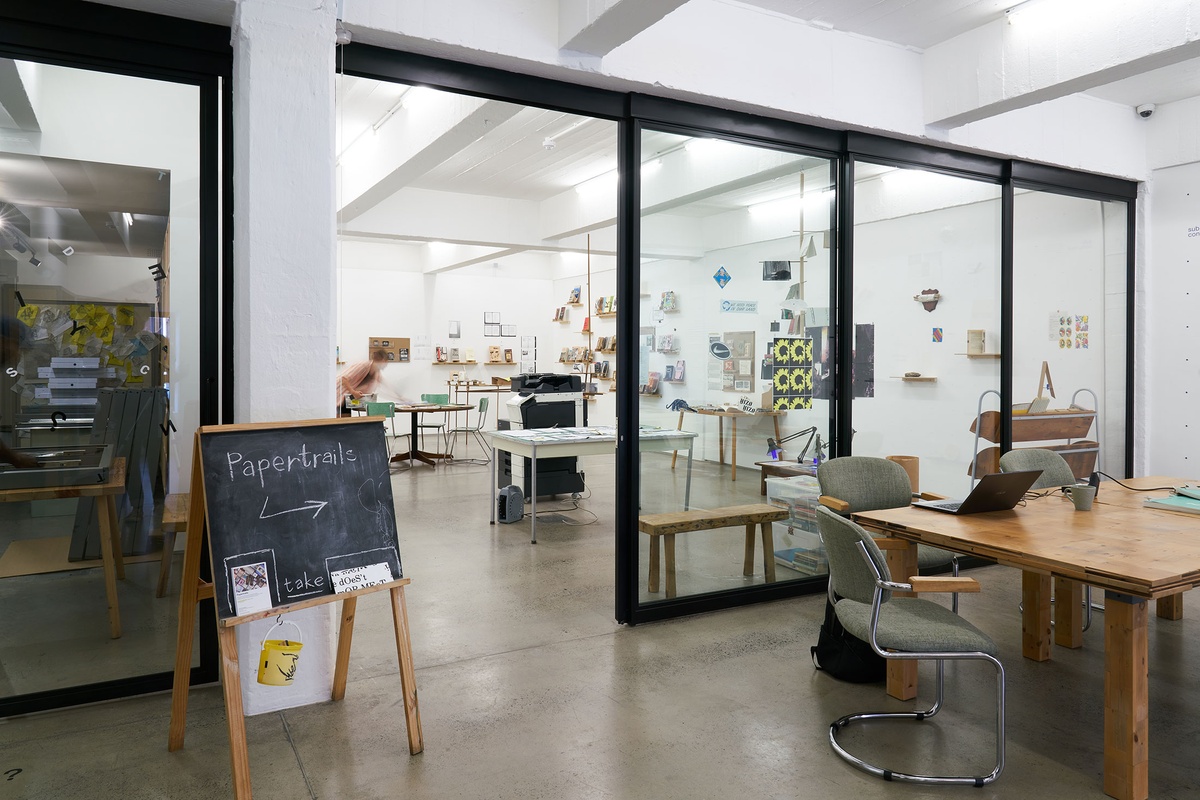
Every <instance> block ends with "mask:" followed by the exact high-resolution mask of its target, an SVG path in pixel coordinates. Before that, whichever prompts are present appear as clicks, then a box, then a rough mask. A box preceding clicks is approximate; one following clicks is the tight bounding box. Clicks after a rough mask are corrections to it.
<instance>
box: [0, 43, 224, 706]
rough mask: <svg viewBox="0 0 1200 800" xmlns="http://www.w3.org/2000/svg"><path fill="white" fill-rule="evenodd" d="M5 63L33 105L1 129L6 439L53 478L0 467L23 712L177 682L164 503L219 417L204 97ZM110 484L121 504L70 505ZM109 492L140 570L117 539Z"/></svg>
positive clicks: (3, 692) (14, 697) (7, 662)
mask: <svg viewBox="0 0 1200 800" xmlns="http://www.w3.org/2000/svg"><path fill="white" fill-rule="evenodd" d="M0 67H3V69H4V71H5V74H7V75H8V76H9V77H10V78H11V79H12V83H10V84H9V86H8V93H7V94H6V96H5V97H6V99H7V100H10V101H11V100H12V98H14V97H16V96H20V97H24V98H27V99H28V100H29V103H28V105H27V106H25V107H24V109H23V111H24V113H22V114H18V115H16V117H10V122H9V123H8V125H6V126H5V127H7V128H9V129H10V130H9V133H10V134H12V135H9V136H5V137H0V184H2V185H3V187H4V194H3V198H2V199H3V203H0V314H2V315H3V316H4V318H5V325H4V331H3V335H4V337H5V341H4V364H3V370H2V373H0V441H3V442H4V443H5V444H6V445H7V446H8V447H9V448H13V449H14V450H15V452H16V453H18V454H19V455H18V456H17V457H15V458H11V460H13V461H15V462H18V463H23V464H25V465H27V464H28V463H32V462H35V461H36V462H38V463H39V464H40V467H41V468H40V469H36V468H32V469H14V468H13V467H12V466H11V465H9V464H6V463H4V461H5V460H9V459H0V500H2V501H3V502H0V606H3V608H4V609H5V613H4V614H3V615H2V616H0V642H3V644H2V645H0V709H3V710H5V711H11V712H12V713H19V712H20V711H23V710H31V709H38V708H45V707H50V706H54V705H61V704H63V703H64V702H67V701H66V700H64V698H68V697H76V698H84V697H90V699H101V698H102V697H104V696H113V695H112V694H108V695H105V694H104V691H107V690H104V691H101V690H96V691H97V692H98V693H97V694H92V695H87V694H86V692H87V691H91V690H90V689H88V688H87V687H90V686H93V685H97V684H105V685H108V686H115V685H116V684H117V683H119V682H122V681H124V682H127V683H128V682H137V681H141V682H142V683H148V681H149V679H150V678H151V677H153V678H154V680H156V681H158V684H157V685H156V686H155V688H160V689H161V688H165V687H166V686H167V685H169V673H170V672H171V670H172V667H173V664H174V650H175V647H174V645H175V631H176V623H177V619H178V610H179V609H178V600H177V597H178V595H177V592H178V586H179V561H178V558H177V557H176V556H175V553H174V549H173V547H172V542H173V540H174V537H173V535H170V534H167V535H164V528H163V525H162V519H163V509H164V502H165V498H166V497H167V496H168V495H171V494H173V493H174V494H179V493H186V492H187V491H188V479H189V475H190V468H191V445H192V437H191V432H192V431H193V430H195V428H196V427H197V426H198V425H199V424H200V423H201V422H202V419H201V416H202V415H201V398H202V386H203V384H204V378H203V375H202V372H203V366H202V358H201V350H202V342H201V336H200V330H201V319H200V316H201V299H200V293H201V292H200V287H201V283H202V280H201V277H202V272H203V269H202V261H203V259H202V256H201V249H202V248H201V230H202V216H203V213H204V211H203V210H204V208H205V206H204V204H203V203H202V201H201V188H200V187H201V184H202V181H201V173H202V169H201V161H202V158H201V140H200V138H201V130H202V124H201V116H202V110H201V95H202V89H201V87H199V86H196V85H189V84H182V83H174V82H168V81H160V80H151V79H146V78H137V77H131V76H126V75H115V74H108V73H104V72H99V71H92V70H83V69H75V68H70V67H65V66H57V65H52V64H45V63H34V62H29V61H20V60H15V61H14V60H5V61H3V62H0ZM18 105H19V104H18ZM10 107H14V108H15V107H17V106H10ZM81 120H86V123H83V124H81ZM14 126H15V128H16V130H13V129H12V128H13V127H14ZM205 202H212V201H211V198H210V199H208V200H206V201H205ZM212 207H213V206H209V207H208V208H209V209H210V210H211V208H212ZM118 462H119V463H121V464H123V468H121V467H118ZM122 469H123V473H122ZM119 474H124V476H125V479H124V481H123V482H121V481H119V480H117V478H116V477H115V476H117V475H119ZM98 476H103V478H104V480H110V479H111V481H112V482H113V487H114V488H113V490H112V491H111V492H109V493H108V494H107V496H105V497H103V498H101V499H100V500H97V499H95V498H92V497H87V498H71V497H69V492H70V490H69V489H66V488H65V487H69V486H71V485H76V484H80V483H85V482H87V483H93V484H94V483H95V482H96V481H97V480H100V479H101V478H100V477H98ZM60 490H62V492H61V493H62V494H66V495H68V496H67V497H63V498H58V499H55V494H56V492H58V491H60ZM109 497H111V498H112V500H113V509H114V510H115V522H116V524H117V527H118V534H117V538H118V539H119V547H120V552H121V554H122V555H123V560H124V574H123V575H122V574H121V572H120V563H119V562H115V559H113V558H112V557H111V556H110V555H109V554H108V553H107V552H105V550H106V548H104V547H103V546H102V544H101V541H100V539H101V536H102V533H103V530H104V528H103V526H102V524H101V522H100V519H99V517H100V515H102V514H105V508H106V503H107V502H108V500H109ZM114 562H115V563H114ZM113 572H115V573H116V578H115V579H114V576H113V574H112V573H113ZM121 578H123V579H121ZM194 652H195V653H196V654H197V657H199V655H200V648H197V649H196V650H194ZM143 690H144V689H143ZM121 691H123V692H125V693H130V690H129V689H123V690H122V689H113V690H112V692H114V693H117V692H121ZM23 698H25V699H23ZM80 701H82V700H76V702H80Z"/></svg>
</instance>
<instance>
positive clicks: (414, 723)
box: [391, 586, 425, 756]
mask: <svg viewBox="0 0 1200 800" xmlns="http://www.w3.org/2000/svg"><path fill="white" fill-rule="evenodd" d="M391 593H392V624H393V625H394V626H395V628H396V655H397V656H398V657H399V659H400V691H401V692H402V693H403V694H404V723H405V726H406V727H407V728H408V752H409V753H410V754H412V755H414V756H415V755H416V754H417V753H419V752H421V751H422V750H424V749H425V738H424V735H423V734H422V733H421V710H420V708H418V706H417V673H416V669H415V668H414V666H413V656H412V641H411V639H410V638H409V635H408V607H407V606H406V605H405V602H404V587H403V586H397V587H395V588H393V589H392V590H391Z"/></svg>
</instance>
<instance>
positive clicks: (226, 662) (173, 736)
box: [167, 425, 425, 800]
mask: <svg viewBox="0 0 1200 800" xmlns="http://www.w3.org/2000/svg"><path fill="white" fill-rule="evenodd" d="M224 427H225V428H226V429H230V428H233V427H235V426H224ZM236 427H239V428H242V429H247V430H249V429H253V428H255V427H259V426H255V425H243V426H236ZM261 427H269V426H266V425H264V426H261ZM200 433H201V432H200V431H197V433H196V436H195V442H194V445H193V457H192V482H191V507H190V509H189V511H188V524H187V530H188V533H189V535H188V538H187V547H186V549H185V551H184V557H183V584H182V588H181V590H180V598H179V631H178V636H177V639H176V644H175V682H174V685H173V687H172V690H171V725H170V732H169V734H168V738H167V749H168V750H169V751H170V752H175V751H176V750H179V749H180V748H182V747H183V737H184V729H185V726H186V723H187V701H188V679H189V676H190V673H191V665H192V636H193V634H194V633H195V628H196V619H197V605H198V604H199V603H200V601H202V600H211V599H213V584H212V583H211V582H209V581H204V580H201V578H200V564H201V560H202V555H203V553H202V549H201V548H202V547H203V545H202V541H207V539H208V529H207V501H206V499H205V494H204V469H203V466H202V463H201V455H200ZM408 583H409V579H408V578H401V579H399V580H395V581H390V582H388V583H385V584H381V585H379V586H372V587H370V588H367V589H360V590H357V591H353V592H345V593H342V594H335V595H325V596H322V597H314V598H311V599H309V600H303V601H300V602H296V603H290V604H288V605H283V606H279V607H277V608H273V609H270V610H268V611H262V612H257V613H254V614H247V615H245V616H240V617H232V618H227V619H221V618H220V615H218V618H217V642H218V645H219V650H220V658H221V686H222V689H223V691H224V694H225V715H226V721H227V724H228V726H229V751H230V758H231V760H232V769H233V796H234V797H235V798H237V800H250V797H251V792H250V756H249V752H248V749H247V743H246V716H245V712H244V711H243V709H242V683H241V670H240V667H239V665H238V652H237V635H236V631H235V627H236V626H237V625H241V624H244V623H247V622H253V621H254V620H258V619H266V618H268V617H274V616H278V615H280V614H286V613H288V612H289V611H298V610H300V609H302V608H311V607H313V606H318V605H324V604H325V603H332V602H336V601H339V600H340V601H341V603H342V613H341V618H342V621H341V625H340V627H339V629H338V645H337V658H336V660H335V662H334V672H333V692H332V695H331V698H332V699H333V700H341V699H343V698H344V697H345V696H346V678H347V675H348V671H349V662H350V643H351V639H352V637H353V633H354V614H355V608H356V605H357V603H358V596H359V595H363V594H369V593H371V592H377V591H383V590H387V591H389V592H390V594H391V604H392V622H393V625H394V626H395V629H396V655H397V656H398V657H399V661H400V687H401V691H402V693H403V695H404V718H405V725H406V727H407V729H408V752H409V753H411V754H412V755H416V754H417V753H420V752H421V751H422V750H423V749H424V748H425V743H424V740H423V738H422V736H421V715H420V711H419V709H418V708H417V679H416V674H415V672H414V669H413V658H412V642H411V640H410V639H409V633H408V609H407V607H406V605H405V602H404V587H405V586H407V585H408Z"/></svg>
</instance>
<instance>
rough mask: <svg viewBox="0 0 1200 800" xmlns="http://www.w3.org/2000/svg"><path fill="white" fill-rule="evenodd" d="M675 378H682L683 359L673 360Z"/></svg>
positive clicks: (678, 379) (679, 379)
mask: <svg viewBox="0 0 1200 800" xmlns="http://www.w3.org/2000/svg"><path fill="white" fill-rule="evenodd" d="M675 380H677V381H681V380H683V361H682V360H680V361H676V362H675Z"/></svg>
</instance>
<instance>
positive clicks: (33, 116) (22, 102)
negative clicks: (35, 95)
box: [0, 58, 42, 132]
mask: <svg viewBox="0 0 1200 800" xmlns="http://www.w3.org/2000/svg"><path fill="white" fill-rule="evenodd" d="M0 108H2V109H3V110H4V113H5V114H7V115H8V117H9V118H10V119H11V120H12V121H13V124H14V125H16V126H17V128H19V129H20V130H23V131H30V132H40V131H41V130H42V128H41V125H39V124H38V118H37V112H36V111H35V110H34V108H33V100H32V99H31V98H30V96H29V90H28V89H27V88H26V87H25V81H24V80H22V78H21V73H20V70H19V68H18V67H17V62H15V61H13V60H12V59H11V58H0Z"/></svg>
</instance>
